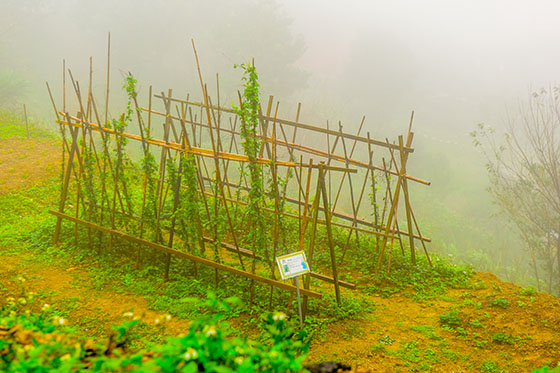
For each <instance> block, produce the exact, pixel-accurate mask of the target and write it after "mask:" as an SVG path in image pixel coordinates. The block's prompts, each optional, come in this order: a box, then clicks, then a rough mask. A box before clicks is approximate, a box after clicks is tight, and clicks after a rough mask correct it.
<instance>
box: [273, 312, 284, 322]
mask: <svg viewBox="0 0 560 373" xmlns="http://www.w3.org/2000/svg"><path fill="white" fill-rule="evenodd" d="M285 318H286V314H285V313H284V312H275V313H274V315H272V319H273V320H274V321H278V320H284V319H285Z"/></svg>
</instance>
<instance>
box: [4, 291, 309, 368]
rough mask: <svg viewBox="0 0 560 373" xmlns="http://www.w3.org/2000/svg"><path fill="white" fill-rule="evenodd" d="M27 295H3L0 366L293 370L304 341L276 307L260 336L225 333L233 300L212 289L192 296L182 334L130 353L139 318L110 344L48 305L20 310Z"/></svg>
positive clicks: (297, 365)
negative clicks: (85, 337)
mask: <svg viewBox="0 0 560 373" xmlns="http://www.w3.org/2000/svg"><path fill="white" fill-rule="evenodd" d="M30 298H31V297H22V298H20V299H18V300H16V299H13V298H9V299H8V300H7V304H6V305H4V306H2V308H1V309H0V371H6V372H16V371H17V372H22V371H33V372H50V371H54V370H56V371H60V372H68V371H76V370H81V369H88V370H91V371H104V372H106V371H123V370H125V371H131V372H146V371H162V372H176V371H180V372H199V371H210V372H259V371H267V372H299V371H302V370H303V360H304V359H305V353H306V352H307V348H308V346H307V345H306V344H304V343H303V342H302V338H303V335H301V333H296V332H294V330H293V329H292V328H291V327H290V326H289V325H288V320H287V318H286V315H284V314H283V313H275V314H269V315H267V316H266V317H264V320H263V322H264V326H265V330H266V337H267V338H266V339H265V341H264V342H262V343H257V342H254V341H250V340H247V339H241V338H229V337H228V332H227V330H228V324H227V322H225V321H224V320H223V317H224V316H223V315H224V313H225V312H227V311H228V310H229V309H230V308H231V307H234V306H236V304H237V303H238V300H236V299H233V298H230V299H226V300H225V301H220V300H218V299H217V298H216V297H215V296H214V295H212V294H209V296H208V299H206V300H204V301H200V300H193V301H195V302H197V305H198V306H200V308H201V312H202V315H201V316H200V317H198V318H197V319H195V320H193V321H192V322H191V324H190V327H189V330H188V333H187V334H186V335H182V336H178V337H169V338H167V340H166V342H165V343H163V344H161V345H154V346H151V347H149V348H148V349H146V350H144V351H140V352H135V353H132V352H130V351H128V343H130V342H131V341H130V340H129V339H128V338H127V333H128V331H129V330H130V329H131V328H133V327H134V325H135V324H136V323H137V322H138V320H131V321H127V322H125V323H123V324H122V325H119V326H117V327H114V328H113V329H114V330H115V333H114V334H113V335H112V336H111V338H110V341H109V343H103V344H99V343H96V342H93V341H79V340H78V339H77V338H76V337H75V336H74V335H73V333H72V331H73V330H72V328H70V327H67V326H65V325H64V324H65V320H64V319H62V318H60V317H58V316H56V315H55V314H54V311H52V310H50V309H45V307H43V310H42V311H41V312H37V313H34V312H30V311H29V310H25V309H26V308H27V303H28V302H30V301H31V300H32V299H30Z"/></svg>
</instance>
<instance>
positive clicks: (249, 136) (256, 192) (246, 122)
mask: <svg viewBox="0 0 560 373" xmlns="http://www.w3.org/2000/svg"><path fill="white" fill-rule="evenodd" d="M239 66H240V67H241V68H242V69H243V71H244V73H243V77H242V80H243V81H244V84H243V87H244V91H243V95H242V99H241V103H240V106H239V107H237V106H234V107H233V109H234V111H235V112H236V114H237V115H238V116H239V118H240V120H241V131H240V134H241V139H242V143H241V144H242V146H243V150H244V152H245V155H246V156H247V157H248V158H249V163H248V168H249V179H250V184H251V185H250V189H249V195H248V206H247V209H246V219H247V220H246V221H247V225H248V230H247V235H246V239H247V241H248V242H249V243H250V244H251V246H252V249H253V252H254V253H255V254H256V253H257V252H259V251H263V250H264V253H265V259H266V260H267V261H268V260H269V258H268V249H267V234H266V226H265V219H264V218H263V213H262V207H264V206H265V190H264V181H263V175H262V168H261V166H260V165H259V164H258V163H257V160H258V157H259V151H260V148H261V145H262V141H261V139H259V137H258V126H259V87H260V85H259V82H258V74H257V69H256V68H255V65H254V64H247V65H245V64H241V65H239ZM236 67H237V66H236Z"/></svg>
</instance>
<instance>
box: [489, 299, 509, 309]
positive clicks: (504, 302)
mask: <svg viewBox="0 0 560 373" xmlns="http://www.w3.org/2000/svg"><path fill="white" fill-rule="evenodd" d="M509 304H510V302H509V300H508V299H507V298H496V299H494V300H492V301H491V302H490V305H491V306H493V307H500V308H503V309H506V308H508V307H509Z"/></svg>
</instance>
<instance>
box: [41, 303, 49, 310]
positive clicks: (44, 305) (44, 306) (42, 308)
mask: <svg viewBox="0 0 560 373" xmlns="http://www.w3.org/2000/svg"><path fill="white" fill-rule="evenodd" d="M50 307H51V306H50V305H49V304H48V303H45V304H43V307H41V311H46V310H48V309H49V308H50Z"/></svg>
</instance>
